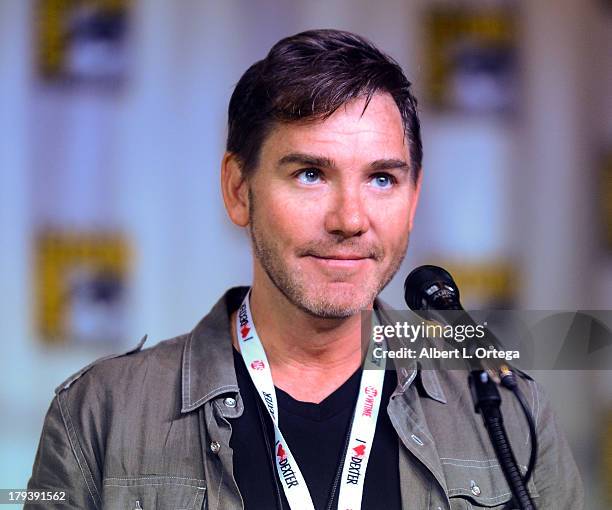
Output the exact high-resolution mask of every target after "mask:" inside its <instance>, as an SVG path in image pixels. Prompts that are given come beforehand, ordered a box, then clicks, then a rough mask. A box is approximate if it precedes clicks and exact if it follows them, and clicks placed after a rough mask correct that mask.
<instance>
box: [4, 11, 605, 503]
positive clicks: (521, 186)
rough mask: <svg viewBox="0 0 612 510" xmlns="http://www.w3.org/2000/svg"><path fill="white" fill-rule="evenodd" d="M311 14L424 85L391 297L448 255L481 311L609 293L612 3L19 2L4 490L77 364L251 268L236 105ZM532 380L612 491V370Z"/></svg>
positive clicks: (10, 142) (594, 493)
mask: <svg viewBox="0 0 612 510" xmlns="http://www.w3.org/2000/svg"><path fill="white" fill-rule="evenodd" d="M311 28H340V29H346V30H351V31H354V32H357V33H359V34H361V35H364V36H366V37H368V38H370V39H371V40H372V41H373V42H374V43H375V44H376V45H378V46H379V47H380V48H381V49H383V50H384V51H386V52H388V53H389V54H390V55H392V56H393V57H394V58H395V59H396V60H398V61H399V63H400V64H401V65H402V67H403V68H404V70H405V72H406V74H407V76H408V78H409V79H410V80H411V81H412V82H413V84H414V89H415V93H416V95H417V97H418V98H419V102H420V108H421V118H422V125H423V141H424V152H425V157H424V183H423V196H422V198H421V203H420V205H419V210H418V211H417V217H416V226H415V230H414V233H413V236H412V239H411V245H410V248H409V252H408V256H407V257H406V260H405V262H404V265H403V267H402V269H401V270H400V272H399V273H398V276H397V277H396V278H395V280H394V281H393V282H392V283H391V284H390V285H389V287H388V288H387V289H386V290H385V291H384V294H383V297H384V298H385V299H386V300H387V301H388V302H390V303H392V304H394V305H396V306H397V307H404V304H403V299H402V285H403V279H404V277H405V275H406V274H407V273H408V272H409V271H410V270H411V269H412V268H413V267H415V266H416V265H419V264H422V263H439V264H443V265H445V266H446V267H448V268H449V269H450V270H451V272H453V274H455V276H456V278H457V280H458V283H459V284H460V287H461V289H462V293H463V294H464V295H465V301H466V304H468V305H470V306H472V307H480V306H495V307H498V308H504V307H520V308H530V309H575V308H583V309H610V308H612V97H611V95H610V90H612V30H611V28H612V3H611V2H610V1H607V0H555V1H550V0H529V1H527V0H525V1H516V2H509V1H505V2H504V1H486V0H475V1H461V2H457V1H433V0H412V1H411V0H378V1H376V2H372V1H369V0H328V1H322V0H311V1H302V2H283V1H280V0H261V1H246V0H225V1H223V2H220V1H219V2H213V1H204V0H181V1H180V2H172V1H167V0H140V1H136V0H134V1H131V0H82V1H79V0H39V1H34V0H1V1H0V243H1V247H2V248H1V249H0V285H1V290H2V293H1V300H2V306H0V409H2V412H1V413H0V487H3V488H23V487H25V485H26V483H27V479H28V477H29V474H30V470H31V465H32V461H33V457H34V453H35V450H36V446H37V442H38V439H39V434H40V430H41V425H42V420H43V417H44V413H45V412H46V409H47V407H48V405H49V402H50V400H51V398H52V396H53V388H54V387H55V386H57V385H58V384H59V383H60V382H61V381H62V380H63V379H65V378H66V377H67V376H68V375H69V374H70V373H72V372H74V371H76V370H77V369H78V368H80V367H81V366H83V365H85V364H86V363H88V362H89V361H91V360H92V359H94V358H96V357H99V356H102V355H104V354H108V353H110V352H117V351H119V350H121V349H126V348H128V347H129V346H131V345H133V344H135V343H136V342H137V340H138V339H139V338H140V337H141V336H142V335H143V334H145V333H148V334H149V339H150V340H149V342H148V345H151V344H153V343H155V342H157V341H159V340H162V339H164V338H168V337H171V336H174V335H176V334H179V333H182V332H185V331H188V330H190V329H191V328H192V327H193V326H194V325H195V324H196V322H197V321H198V320H199V319H200V318H201V317H202V316H203V315H204V314H205V313H206V312H207V311H208V310H209V308H210V307H211V305H212V304H213V303H214V302H215V301H216V300H217V299H218V297H219V296H220V295H221V294H222V293H223V292H224V290H225V289H227V288H228V287H229V286H232V285H236V284H248V283H249V282H250V278H251V267H250V252H249V244H248V240H247V237H246V235H245V233H244V232H242V231H240V230H239V229H237V228H235V227H234V226H233V225H232V224H231V223H230V222H229V220H228V219H227V217H226V215H225V212H224V209H223V204H222V200H221V194H220V190H219V167H220V159H221V156H222V153H223V149H224V142H225V135H226V126H225V123H226V109H227V104H228V100H229V97H230V95H231V92H232V90H233V86H234V85H235V83H236V82H237V80H238V79H239V78H240V76H241V75H242V73H243V72H244V71H245V70H246V69H247V67H248V66H250V65H251V64H252V63H253V62H254V61H256V60H259V59H261V58H263V57H264V56H265V54H266V53H267V51H268V50H269V48H270V47H271V46H272V45H273V44H274V43H275V42H276V41H277V40H278V39H280V38H282V37H284V36H288V35H291V34H294V33H296V32H299V31H302V30H306V29H311ZM610 366H612V360H611V364H610ZM536 376H537V377H538V379H539V380H540V381H541V382H542V383H543V384H544V385H545V388H546V389H547V391H548V393H549V395H550V397H551V399H552V401H553V403H554V406H555V408H556V410H557V412H558V415H559V419H560V421H561V424H562V426H563V428H564V429H565V431H566V433H567V434H568V437H569V439H570V442H571V445H572V448H573V451H574V454H575V456H576V459H577V461H578V463H579V466H580V469H581V472H582V475H583V478H584V481H585V485H586V489H587V490H586V492H587V497H588V502H589V508H593V509H600V508H601V509H605V508H610V505H612V376H611V374H610V372H576V371H573V372H542V373H538V374H536Z"/></svg>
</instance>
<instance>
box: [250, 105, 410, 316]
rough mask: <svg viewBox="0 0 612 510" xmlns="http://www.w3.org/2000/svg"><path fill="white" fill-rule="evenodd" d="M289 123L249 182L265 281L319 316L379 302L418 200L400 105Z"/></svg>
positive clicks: (259, 271) (258, 263)
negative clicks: (377, 298)
mask: <svg viewBox="0 0 612 510" xmlns="http://www.w3.org/2000/svg"><path fill="white" fill-rule="evenodd" d="M364 106H365V99H356V100H354V101H352V102H350V103H348V104H346V105H345V106H343V107H341V108H340V109H338V110H337V111H336V112H335V113H334V114H333V115H332V116H331V117H329V118H328V119H326V120H325V121H317V122H315V123H300V124H296V123H290V124H280V125H279V126H278V127H277V128H276V129H275V130H274V131H273V132H272V133H271V134H270V135H269V136H268V137H267V139H266V140H265V142H264V144H263V146H262V149H261V154H260V161H259V166H258V167H257V168H256V169H255V171H254V174H253V176H252V177H251V178H250V182H249V211H250V212H249V226H250V232H251V237H252V240H253V246H254V252H255V257H256V260H255V278H256V281H257V278H258V277H263V278H266V277H267V278H269V279H270V280H271V282H272V283H273V284H274V285H275V286H276V287H277V288H278V289H279V290H280V291H281V292H282V293H283V294H284V295H285V297H286V298H287V299H288V300H289V301H290V302H291V303H293V304H294V305H295V306H297V307H299V308H300V309H302V310H304V311H306V312H307V313H309V314H311V315H314V316H317V317H328V318H332V317H333V318H342V317H348V316H351V315H353V314H355V313H357V312H358V311H359V310H361V309H364V308H367V307H369V306H370V305H371V304H372V302H373V300H374V298H375V297H376V296H377V295H378V294H379V292H380V291H381V290H382V289H383V288H384V287H385V286H386V285H387V284H388V283H389V281H390V280H391V278H392V277H393V275H394V274H395V273H396V272H397V270H398V268H399V266H400V264H401V262H402V260H403V258H404V255H405V252H406V248H407V244H408V237H409V233H410V230H411V228H412V218H413V216H414V210H415V207H416V201H417V198H418V187H416V186H415V184H414V182H413V180H412V175H411V172H412V170H411V169H410V159H409V148H408V145H407V143H406V142H405V138H404V130H403V125H402V121H401V117H400V113H399V110H398V109H397V106H396V105H395V102H394V101H393V99H392V98H391V96H390V95H388V94H377V95H375V96H374V97H373V98H372V100H371V101H370V104H369V105H368V107H367V109H366V110H365V113H363V115H362V112H363V108H364Z"/></svg>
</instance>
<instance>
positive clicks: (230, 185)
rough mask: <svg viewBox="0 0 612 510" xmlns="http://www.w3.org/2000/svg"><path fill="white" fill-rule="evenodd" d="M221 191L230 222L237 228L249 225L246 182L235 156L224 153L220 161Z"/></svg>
mask: <svg viewBox="0 0 612 510" xmlns="http://www.w3.org/2000/svg"><path fill="white" fill-rule="evenodd" d="M221 191H222V193H223V202H224V203H225V209H226V211H227V214H228V216H229V217H230V219H231V220H232V222H233V223H234V224H236V225H238V226H239V227H246V226H247V225H248V224H249V190H248V182H247V180H246V179H245V177H244V176H243V174H242V169H241V167H240V164H239V162H238V159H237V157H236V155H235V154H233V153H231V152H226V153H225V154H224V155H223V160H222V161H221Z"/></svg>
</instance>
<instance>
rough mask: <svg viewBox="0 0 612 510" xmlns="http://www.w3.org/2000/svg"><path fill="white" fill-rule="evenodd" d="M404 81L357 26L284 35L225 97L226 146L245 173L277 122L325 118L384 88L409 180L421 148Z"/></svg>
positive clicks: (411, 100)
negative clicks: (396, 117)
mask: <svg viewBox="0 0 612 510" xmlns="http://www.w3.org/2000/svg"><path fill="white" fill-rule="evenodd" d="M410 85H411V84H410V82H409V81H408V79H407V78H406V76H405V75H404V73H403V71H402V69H401V67H400V66H399V64H398V63H397V62H396V61H395V60H394V59H393V58H391V57H390V56H388V55H386V54H385V53H383V52H381V51H380V50H379V49H377V48H376V47H375V46H374V45H373V44H372V43H371V42H370V41H368V40H367V39H364V38H363V37H361V36H358V35H356V34H352V33H350V32H345V31H341V30H332V29H322V30H309V31H306V32H301V33H299V34H296V35H292V36H290V37H286V38H284V39H281V40H280V41H279V42H277V43H276V44H275V45H274V46H273V47H272V49H271V50H270V52H269V53H268V55H267V56H266V58H264V59H263V60H260V61H258V62H256V63H255V64H253V65H252V66H251V67H250V68H249V69H248V70H247V71H246V72H245V73H244V74H243V75H242V77H241V78H240V80H239V81H238V83H237V84H236V88H235V89H234V92H233V94H232V97H231V99H230V103H229V111H228V134H227V146H226V149H227V151H229V152H232V153H234V155H235V156H236V157H237V158H238V161H239V163H240V166H241V169H242V172H243V174H244V175H246V176H249V175H250V174H251V173H252V172H253V170H254V169H255V168H256V167H257V165H258V164H259V155H260V152H261V146H262V145H263V142H264V141H265V139H266V137H267V136H268V135H269V134H270V132H271V131H272V129H273V128H274V127H275V125H276V124H277V123H279V122H280V123H286V122H299V121H302V122H305V121H314V120H324V119H326V118H328V117H330V116H331V115H332V114H333V113H334V112H335V111H336V110H337V109H338V108H339V107H340V106H342V105H344V104H345V103H347V102H348V101H350V100H352V99H355V98H359V97H365V98H366V107H367V105H368V104H369V102H370V100H371V98H372V96H373V95H374V94H375V93H376V92H383V93H384V92H386V93H389V94H390V95H391V97H392V98H393V99H394V101H395V104H396V105H397V107H398V109H399V112H400V114H401V117H402V123H403V127H404V134H405V139H406V140H407V141H408V143H409V148H410V165H411V167H412V175H413V178H414V180H415V182H416V180H417V178H418V174H419V172H420V171H421V161H422V158H423V148H422V144H421V133H420V123H419V118H418V115H417V101H416V99H415V98H414V96H413V95H412V93H411V91H410ZM364 110H365V108H364Z"/></svg>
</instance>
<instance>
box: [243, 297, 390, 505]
mask: <svg viewBox="0 0 612 510" xmlns="http://www.w3.org/2000/svg"><path fill="white" fill-rule="evenodd" d="M249 299H250V291H249V293H248V294H247V295H246V297H245V298H244V301H243V302H242V304H241V305H240V308H239V309H238V314H237V315H236V332H237V336H238V342H239V344H240V352H241V354H242V359H243V360H244V363H245V365H246V367H247V370H248V372H249V374H250V376H251V379H252V380H253V384H254V385H255V388H256V389H257V393H258V394H259V396H260V397H261V399H262V401H263V403H264V405H265V408H266V409H267V410H268V413H269V414H270V417H271V418H272V421H273V423H274V459H275V463H276V470H277V472H278V476H279V478H280V480H281V485H282V486H283V490H284V492H285V496H286V497H287V501H288V502H289V506H290V507H291V508H292V509H298V508H299V509H303V510H314V504H313V503H312V498H311V496H310V492H309V491H308V487H307V486H306V481H305V480H304V477H303V476H302V472H301V471H300V468H299V467H298V465H297V462H296V460H295V458H294V457H293V454H292V453H291V450H290V448H289V445H288V444H287V442H286V441H285V438H284V437H283V434H282V432H281V431H280V429H279V427H278V405H277V401H276V390H275V388H274V382H273V381H272V373H271V371H270V366H269V364H268V358H267V357H266V352H265V350H264V348H263V345H262V343H261V340H260V339H259V336H258V335H257V331H255V324H253V319H252V316H251V307H250V303H249ZM374 317H375V315H374ZM373 347H374V343H373V342H371V343H370V346H369V349H368V354H367V356H366V360H365V363H364V369H363V371H362V373H361V384H360V386H359V396H358V398H357V405H356V407H355V411H354V413H353V420H352V423H351V432H350V435H349V441H348V448H347V451H346V454H345V457H344V463H343V467H342V476H341V478H340V493H339V495H338V509H339V510H357V509H359V508H361V499H362V495H363V482H364V480H365V473H366V469H367V465H368V460H369V458H370V452H371V449H372V442H373V440H374V434H375V432H376V420H377V418H378V410H379V408H380V402H381V398H382V389H383V381H384V377H385V359H384V358H383V359H382V360H378V359H376V358H374V357H373V356H372V348H373Z"/></svg>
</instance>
